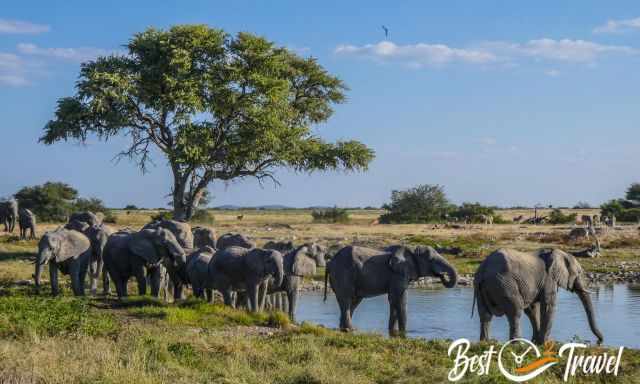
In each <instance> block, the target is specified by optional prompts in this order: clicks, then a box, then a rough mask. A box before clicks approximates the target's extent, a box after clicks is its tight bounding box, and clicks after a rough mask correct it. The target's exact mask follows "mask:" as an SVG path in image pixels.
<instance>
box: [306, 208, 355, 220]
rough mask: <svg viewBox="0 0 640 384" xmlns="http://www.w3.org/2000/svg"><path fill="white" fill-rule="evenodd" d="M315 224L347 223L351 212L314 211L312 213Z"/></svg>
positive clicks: (336, 210) (335, 209)
mask: <svg viewBox="0 0 640 384" xmlns="http://www.w3.org/2000/svg"><path fill="white" fill-rule="evenodd" d="M311 216H312V217H313V221H314V222H315V223H347V222H349V220H350V218H349V212H348V211H347V210H346V209H344V208H338V207H333V208H329V209H314V210H313V211H312V212H311Z"/></svg>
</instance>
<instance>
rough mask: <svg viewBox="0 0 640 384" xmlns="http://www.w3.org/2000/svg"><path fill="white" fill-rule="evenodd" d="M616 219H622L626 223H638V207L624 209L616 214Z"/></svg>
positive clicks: (639, 219)
mask: <svg viewBox="0 0 640 384" xmlns="http://www.w3.org/2000/svg"><path fill="white" fill-rule="evenodd" d="M616 219H617V220H618V221H624V222H628V223H638V222H640V208H629V209H625V210H623V211H622V212H620V214H619V215H618V216H616Z"/></svg>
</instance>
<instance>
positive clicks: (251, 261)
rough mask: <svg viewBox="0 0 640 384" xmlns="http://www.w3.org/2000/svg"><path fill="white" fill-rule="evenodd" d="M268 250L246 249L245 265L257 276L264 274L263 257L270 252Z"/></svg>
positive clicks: (264, 262) (264, 264)
mask: <svg viewBox="0 0 640 384" xmlns="http://www.w3.org/2000/svg"><path fill="white" fill-rule="evenodd" d="M245 249H246V248H245ZM270 252H271V251H265V250H262V249H258V248H254V249H250V250H247V253H246V255H245V257H244V262H245V265H246V266H247V269H249V270H250V271H251V272H253V273H255V274H256V275H257V276H264V275H265V274H266V260H265V259H266V258H267V256H268V255H270V254H271V253H270Z"/></svg>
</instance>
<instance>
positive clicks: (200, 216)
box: [191, 209, 216, 225]
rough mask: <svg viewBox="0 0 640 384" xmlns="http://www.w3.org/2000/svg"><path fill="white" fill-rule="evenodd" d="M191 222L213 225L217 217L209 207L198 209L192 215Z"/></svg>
mask: <svg viewBox="0 0 640 384" xmlns="http://www.w3.org/2000/svg"><path fill="white" fill-rule="evenodd" d="M191 222H193V223H199V224H208V225H213V224H214V223H215V222H216V217H215V216H214V215H213V213H211V212H210V211H209V210H207V209H198V210H196V212H195V213H194V214H193V216H192V217H191Z"/></svg>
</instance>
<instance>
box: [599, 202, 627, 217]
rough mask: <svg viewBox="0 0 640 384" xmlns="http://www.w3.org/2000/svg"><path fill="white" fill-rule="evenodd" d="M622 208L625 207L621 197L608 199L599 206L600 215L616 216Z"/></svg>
mask: <svg viewBox="0 0 640 384" xmlns="http://www.w3.org/2000/svg"><path fill="white" fill-rule="evenodd" d="M624 210H625V207H624V205H623V201H622V200H621V199H615V200H609V201H608V202H606V203H604V204H602V205H601V206H600V214H601V215H602V216H611V215H615V216H616V217H618V216H620V214H621V213H622V211H624Z"/></svg>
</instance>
